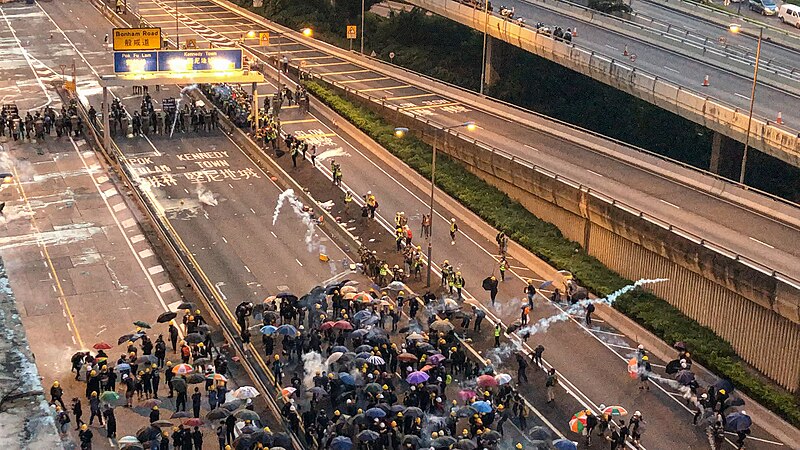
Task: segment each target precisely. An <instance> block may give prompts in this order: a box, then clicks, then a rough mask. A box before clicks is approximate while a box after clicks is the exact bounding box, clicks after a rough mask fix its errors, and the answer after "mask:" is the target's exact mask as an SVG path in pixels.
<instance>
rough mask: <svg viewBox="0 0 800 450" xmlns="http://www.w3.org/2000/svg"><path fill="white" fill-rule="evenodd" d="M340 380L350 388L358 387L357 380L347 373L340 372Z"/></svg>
mask: <svg viewBox="0 0 800 450" xmlns="http://www.w3.org/2000/svg"><path fill="white" fill-rule="evenodd" d="M339 379H340V380H341V381H342V383H344V384H346V385H348V386H355V385H356V379H355V378H353V376H352V375H350V374H349V373H347V372H339Z"/></svg>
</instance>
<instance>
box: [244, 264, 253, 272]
mask: <svg viewBox="0 0 800 450" xmlns="http://www.w3.org/2000/svg"><path fill="white" fill-rule="evenodd" d="M244 269H245V270H246V271H247V273H253V271H252V270H250V268H249V267H247V264H245V265H244Z"/></svg>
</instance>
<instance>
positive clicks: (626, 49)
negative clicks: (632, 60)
mask: <svg viewBox="0 0 800 450" xmlns="http://www.w3.org/2000/svg"><path fill="white" fill-rule="evenodd" d="M622 56H628V45H627V44H625V50H623V52H622Z"/></svg>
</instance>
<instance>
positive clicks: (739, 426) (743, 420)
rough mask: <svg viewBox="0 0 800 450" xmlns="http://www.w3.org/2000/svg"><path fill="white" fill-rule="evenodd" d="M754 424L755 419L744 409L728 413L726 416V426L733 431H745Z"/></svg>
mask: <svg viewBox="0 0 800 450" xmlns="http://www.w3.org/2000/svg"><path fill="white" fill-rule="evenodd" d="M752 425H753V419H751V418H750V416H748V415H747V414H746V413H745V412H744V411H742V412H735V413H731V414H728V415H727V416H726V417H725V428H726V429H728V430H730V431H733V432H738V431H744V430H747V429H748V428H750V427H751V426H752Z"/></svg>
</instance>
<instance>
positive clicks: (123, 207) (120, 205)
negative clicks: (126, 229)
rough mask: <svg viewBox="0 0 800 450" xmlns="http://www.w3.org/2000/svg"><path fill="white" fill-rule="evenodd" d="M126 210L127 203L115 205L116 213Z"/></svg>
mask: <svg viewBox="0 0 800 450" xmlns="http://www.w3.org/2000/svg"><path fill="white" fill-rule="evenodd" d="M125 208H126V206H125V203H117V204H116V205H114V208H113V209H114V212H120V211H122V210H124V209H125Z"/></svg>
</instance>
